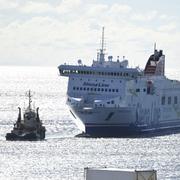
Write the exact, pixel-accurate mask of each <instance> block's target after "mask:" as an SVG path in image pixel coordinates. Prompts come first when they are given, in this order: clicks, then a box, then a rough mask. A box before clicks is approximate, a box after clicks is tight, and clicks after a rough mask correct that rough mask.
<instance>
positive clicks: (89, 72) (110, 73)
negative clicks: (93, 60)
mask: <svg viewBox="0 0 180 180" xmlns="http://www.w3.org/2000/svg"><path fill="white" fill-rule="evenodd" d="M62 73H63V74H86V75H105V76H130V77H134V75H133V74H129V73H127V72H124V73H123V72H95V71H78V70H63V71H62Z"/></svg>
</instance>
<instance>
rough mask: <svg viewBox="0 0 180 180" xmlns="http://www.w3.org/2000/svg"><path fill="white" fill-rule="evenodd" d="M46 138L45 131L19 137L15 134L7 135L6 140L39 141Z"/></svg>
mask: <svg viewBox="0 0 180 180" xmlns="http://www.w3.org/2000/svg"><path fill="white" fill-rule="evenodd" d="M44 138H45V131H44V132H41V133H40V134H36V133H34V132H31V133H26V134H20V135H17V134H15V133H7V134H6V140H8V141H37V140H43V139H44Z"/></svg>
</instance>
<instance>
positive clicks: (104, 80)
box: [58, 28, 180, 137]
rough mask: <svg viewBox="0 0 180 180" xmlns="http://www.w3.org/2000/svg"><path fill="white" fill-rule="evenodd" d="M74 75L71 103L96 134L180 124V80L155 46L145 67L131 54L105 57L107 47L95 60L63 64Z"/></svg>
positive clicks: (63, 69)
mask: <svg viewBox="0 0 180 180" xmlns="http://www.w3.org/2000/svg"><path fill="white" fill-rule="evenodd" d="M58 69H59V72H60V75H61V76H66V77H68V78H69V80H68V89H67V105H68V106H69V108H70V112H71V114H72V116H73V118H74V121H75V123H76V124H77V126H78V127H79V129H81V130H82V131H83V132H84V133H86V134H88V135H90V136H91V137H120V136H124V135H136V134H143V133H147V132H163V131H164V130H168V131H169V130H170V131H171V130H172V129H178V128H179V129H180V82H179V81H177V80H171V79H168V78H167V77H166V76H165V55H164V54H163V51H162V50H159V51H158V50H157V49H156V48H154V53H153V54H152V55H151V56H150V57H149V59H148V61H147V63H146V66H145V68H144V70H140V69H139V68H138V67H136V68H129V67H128V60H126V59H125V58H123V59H122V60H120V59H119V58H117V59H116V60H113V57H112V56H108V60H105V49H104V28H103V31H102V44H101V49H100V51H99V53H98V55H97V60H93V63H92V66H86V65H83V64H82V61H81V60H78V65H66V64H64V65H60V66H59V67H58Z"/></svg>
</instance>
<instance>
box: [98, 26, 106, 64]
mask: <svg viewBox="0 0 180 180" xmlns="http://www.w3.org/2000/svg"><path fill="white" fill-rule="evenodd" d="M104 51H105V49H104V27H102V40H101V49H100V54H99V61H100V62H101V63H102V62H104V61H105V59H104V55H105V54H104Z"/></svg>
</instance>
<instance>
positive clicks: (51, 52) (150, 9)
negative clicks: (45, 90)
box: [0, 0, 180, 69]
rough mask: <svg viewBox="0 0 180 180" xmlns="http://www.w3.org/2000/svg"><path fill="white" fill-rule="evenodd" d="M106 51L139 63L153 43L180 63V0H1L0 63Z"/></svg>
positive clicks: (173, 63) (52, 61) (173, 64)
mask: <svg viewBox="0 0 180 180" xmlns="http://www.w3.org/2000/svg"><path fill="white" fill-rule="evenodd" d="M103 26H104V27H105V47H106V57H107V56H108V55H112V56H113V58H114V60H116V59H117V56H119V57H120V59H122V57H123V56H125V57H126V59H128V60H129V66H139V67H141V68H144V66H145V63H146V61H147V59H148V57H149V56H150V54H152V53H153V48H154V43H155V42H156V44H157V49H162V50H163V52H164V54H165V55H166V67H168V68H178V67H179V69H180V66H179V65H180V1H179V0H172V1H169V0H148V1H145V0H23V1H22V0H0V65H23V66H24V65H27V66H28V65H31V66H58V65H60V64H64V63H67V64H77V60H78V59H81V60H82V62H83V64H87V65H91V63H92V60H93V59H96V54H97V50H98V49H99V47H100V39H101V31H102V27H103Z"/></svg>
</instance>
